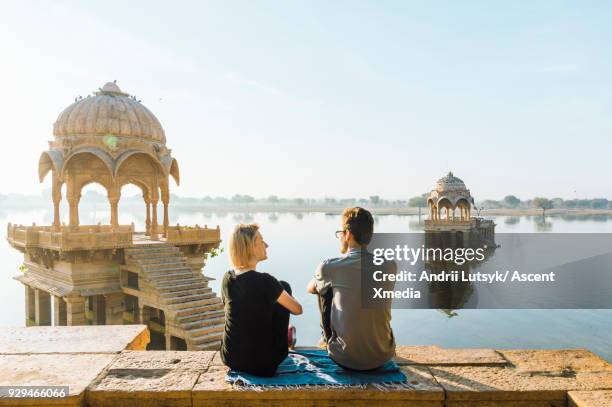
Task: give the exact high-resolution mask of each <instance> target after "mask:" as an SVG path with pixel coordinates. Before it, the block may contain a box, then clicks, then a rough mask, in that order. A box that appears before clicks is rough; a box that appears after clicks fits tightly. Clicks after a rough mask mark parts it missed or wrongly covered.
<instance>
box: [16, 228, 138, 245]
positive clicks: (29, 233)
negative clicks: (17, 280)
mask: <svg viewBox="0 0 612 407" xmlns="http://www.w3.org/2000/svg"><path fill="white" fill-rule="evenodd" d="M133 233H134V225H120V226H118V227H115V228H113V227H112V226H110V225H82V226H79V227H77V228H71V227H69V226H59V227H56V226H36V224H33V225H32V226H23V225H11V224H10V223H9V224H8V226H7V240H8V241H9V243H10V244H11V245H12V246H15V247H40V248H44V249H53V250H61V251H68V250H92V249H94V250H95V249H114V248H121V247H128V246H131V245H132V244H133V240H132V237H133Z"/></svg>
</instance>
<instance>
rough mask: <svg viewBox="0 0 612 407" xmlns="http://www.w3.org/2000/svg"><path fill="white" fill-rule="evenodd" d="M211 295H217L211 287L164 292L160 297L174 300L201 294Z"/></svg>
mask: <svg viewBox="0 0 612 407" xmlns="http://www.w3.org/2000/svg"><path fill="white" fill-rule="evenodd" d="M209 293H212V294H213V295H215V293H213V292H212V288H210V287H197V288H194V287H189V288H185V289H182V290H175V291H169V292H162V293H161V294H160V295H161V296H162V297H163V298H167V299H172V298H177V297H187V296H191V295H200V294H209Z"/></svg>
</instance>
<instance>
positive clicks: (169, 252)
mask: <svg viewBox="0 0 612 407" xmlns="http://www.w3.org/2000/svg"><path fill="white" fill-rule="evenodd" d="M125 253H126V254H127V255H129V256H130V257H133V258H135V259H150V258H153V257H160V256H176V255H177V254H180V253H181V251H180V250H179V249H177V248H173V249H171V248H159V249H125Z"/></svg>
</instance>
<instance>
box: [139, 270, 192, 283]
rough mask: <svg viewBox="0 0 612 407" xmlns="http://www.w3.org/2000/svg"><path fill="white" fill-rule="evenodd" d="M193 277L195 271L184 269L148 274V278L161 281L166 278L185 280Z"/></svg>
mask: <svg viewBox="0 0 612 407" xmlns="http://www.w3.org/2000/svg"><path fill="white" fill-rule="evenodd" d="M192 277H193V272H191V271H182V272H173V273H155V274H154V275H150V274H149V276H148V279H149V280H151V281H153V282H161V281H164V280H184V279H188V278H192Z"/></svg>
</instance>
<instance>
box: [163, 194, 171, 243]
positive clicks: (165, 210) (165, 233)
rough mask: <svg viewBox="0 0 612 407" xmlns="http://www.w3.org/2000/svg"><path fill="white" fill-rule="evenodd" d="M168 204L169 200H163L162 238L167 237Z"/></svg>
mask: <svg viewBox="0 0 612 407" xmlns="http://www.w3.org/2000/svg"><path fill="white" fill-rule="evenodd" d="M169 202H170V198H166V199H164V200H163V203H164V237H166V236H167V234H168V224H169V222H170V221H169V219H168V204H169Z"/></svg>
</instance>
